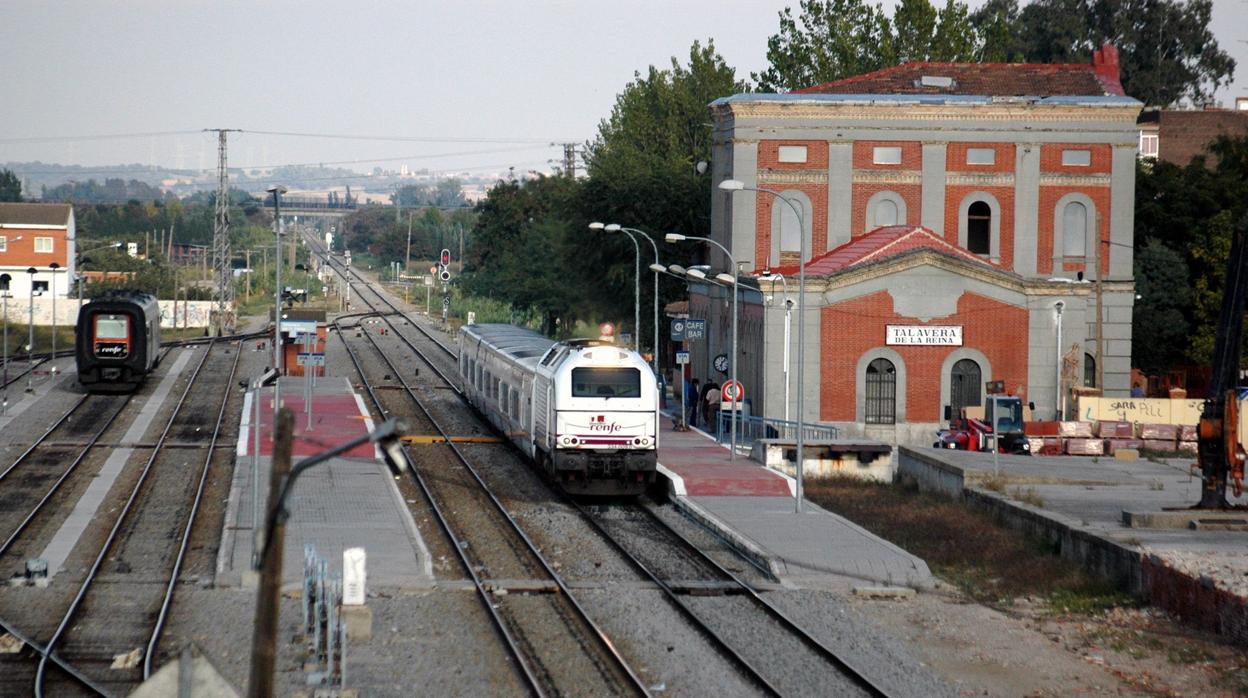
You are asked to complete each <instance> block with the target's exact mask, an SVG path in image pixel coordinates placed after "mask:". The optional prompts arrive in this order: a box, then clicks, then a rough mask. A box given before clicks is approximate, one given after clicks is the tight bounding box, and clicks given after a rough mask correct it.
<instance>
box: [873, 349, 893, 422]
mask: <svg viewBox="0 0 1248 698" xmlns="http://www.w3.org/2000/svg"><path fill="white" fill-rule="evenodd" d="M866 389H867V395H866V398H867V399H866V422H867V424H895V423H896V421H897V369H896V368H895V367H894V366H893V362H892V361H889V360H888V359H876V360H874V361H872V362H871V363H870V364H868V365H867V384H866Z"/></svg>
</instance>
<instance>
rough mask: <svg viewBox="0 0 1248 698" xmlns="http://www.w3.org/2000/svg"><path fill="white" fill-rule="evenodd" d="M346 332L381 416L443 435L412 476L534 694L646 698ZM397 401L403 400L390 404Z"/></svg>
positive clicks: (431, 426)
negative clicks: (383, 386)
mask: <svg viewBox="0 0 1248 698" xmlns="http://www.w3.org/2000/svg"><path fill="white" fill-rule="evenodd" d="M345 329H346V328H342V327H339V333H338V334H339V337H340V338H342V340H343V343H344V345H345V346H346V348H347V350H348V353H349V356H350V357H351V360H352V362H353V364H354V365H355V367H356V370H357V371H358V373H359V375H360V378H361V380H362V381H363V384H364V387H365V389H366V391H367V392H368V394H369V398H370V400H372V402H373V404H374V406H375V407H376V409H377V410H378V411H379V412H381V413H382V414H385V415H388V416H401V417H403V418H404V419H406V420H407V421H408V422H409V427H410V428H411V430H412V431H413V432H414V433H422V432H423V433H426V434H437V435H439V436H441V437H442V438H444V439H445V440H446V441H445V443H444V444H443V445H440V446H437V447H434V448H430V449H428V450H426V451H422V454H421V458H420V466H419V468H416V467H413V468H412V469H410V470H409V473H410V475H411V477H412V478H414V480H415V482H416V484H417V486H418V487H419V488H420V490H421V491H422V492H423V493H424V496H425V497H426V499H427V501H428V503H429V505H430V508H431V510H432V511H433V513H434V516H435V518H436V519H437V520H438V524H439V526H440V527H441V528H442V530H443V532H444V533H445V535H446V536H447V537H448V538H449V539H450V540H451V543H452V547H453V548H454V550H455V551H456V554H457V555H458V556H459V559H460V562H461V565H462V567H463V569H464V571H465V573H466V574H467V575H468V576H469V577H470V578H471V580H472V583H473V586H474V587H475V589H476V591H477V594H478V597H479V598H480V600H481V602H482V606H483V608H484V609H485V611H486V612H487V614H488V615H489V617H490V621H491V622H492V624H493V626H494V628H495V630H496V632H497V634H498V636H499V638H500V639H501V640H502V641H503V643H504V644H505V646H506V648H507V651H508V653H509V655H510V657H511V658H512V659H513V660H514V661H515V663H516V665H517V668H518V672H519V674H520V675H521V677H522V679H523V682H524V684H525V685H526V686H527V687H528V689H529V690H530V691H531V692H532V693H534V694H536V695H542V696H546V695H562V694H565V693H568V692H575V693H582V694H586V695H636V694H641V695H646V694H647V693H648V691H647V688H646V686H645V685H644V684H643V682H642V681H641V679H640V678H639V677H638V676H637V674H636V673H635V672H634V670H633V669H632V667H630V666H629V664H628V663H627V662H626V661H625V659H624V658H623V656H622V655H621V654H620V653H619V651H618V650H617V649H616V648H615V646H614V643H613V642H612V641H611V639H610V638H609V637H607V635H606V634H605V633H604V632H603V631H602V630H601V629H600V628H599V627H598V626H597V624H596V623H594V621H593V620H592V619H591V618H590V617H589V615H588V614H587V613H586V611H585V609H584V608H583V606H582V605H581V604H580V603H579V602H578V601H577V599H576V597H575V596H574V595H573V594H572V592H571V590H570V589H569V588H568V586H567V585H566V584H565V583H564V581H563V579H562V578H561V577H560V576H559V574H558V573H557V572H556V571H555V569H554V566H553V565H552V564H551V563H550V562H549V561H548V560H547V559H546V558H545V556H543V555H542V553H541V552H540V550H539V549H538V548H537V546H536V545H534V543H533V542H532V540H531V539H530V538H529V537H528V535H527V534H525V532H524V531H523V529H522V528H521V527H520V525H519V524H518V523H517V522H516V520H515V519H514V518H513V517H512V516H511V515H510V514H509V513H508V512H507V510H506V508H505V507H503V505H502V504H501V503H500V502H499V501H498V499H497V498H496V497H495V496H494V494H493V493H492V492H491V491H490V490H489V488H488V487H487V486H486V484H485V482H484V480H483V479H482V478H481V476H480V475H479V474H478V473H477V471H476V469H475V468H474V467H473V465H472V463H471V462H470V461H469V460H468V458H467V457H465V455H464V454H463V452H462V451H461V450H460V449H459V448H458V447H457V446H456V445H455V444H454V443H453V442H452V441H451V438H450V435H449V434H448V433H447V432H446V431H445V429H444V428H443V427H442V426H441V425H440V424H439V423H438V421H437V420H436V419H435V418H434V416H433V415H432V414H431V413H430V411H429V410H428V409H426V408H425V406H424V401H423V400H422V399H421V398H420V397H418V396H417V395H416V393H415V391H414V390H413V389H412V387H411V386H410V385H409V384H408V383H407V382H406V381H405V380H404V379H403V377H402V374H401V373H400V372H399V369H398V368H397V367H396V366H395V365H394V364H393V363H392V362H391V361H390V358H389V357H388V356H386V353H385V351H384V350H383V349H382V348H381V347H380V346H379V345H378V344H377V342H376V340H375V339H373V337H372V336H371V334H370V333H367V332H363V333H361V335H362V336H363V337H365V338H367V343H368V344H369V345H370V347H371V349H372V350H373V353H374V354H375V355H376V357H377V359H379V360H380V361H381V363H383V364H384V365H385V366H387V367H388V368H389V371H390V374H389V375H392V376H397V377H398V381H399V384H400V386H399V387H400V390H398V391H378V390H376V389H375V388H374V384H375V383H376V382H379V381H377V379H376V377H375V376H373V377H372V378H371V379H370V375H369V374H370V371H369V370H368V369H366V368H365V365H364V364H365V362H364V361H362V360H361V357H360V355H359V352H358V351H357V350H356V348H355V347H353V346H352V342H351V341H349V340H348V338H347V336H346V335H347V334H348V333H347V332H345V331H344V330H345ZM383 392H384V393H385V397H383V396H382V395H381V394H380V393H383ZM397 393H402V396H400V397H397V398H396V397H391V396H392V395H396V394H397ZM402 397H406V400H403V399H402ZM508 580H510V581H508ZM518 587H523V588H522V589H521V588H518ZM512 591H523V592H528V593H518V594H515V593H510V592H512ZM572 686H575V687H577V688H576V690H575V691H570V689H569V687H572Z"/></svg>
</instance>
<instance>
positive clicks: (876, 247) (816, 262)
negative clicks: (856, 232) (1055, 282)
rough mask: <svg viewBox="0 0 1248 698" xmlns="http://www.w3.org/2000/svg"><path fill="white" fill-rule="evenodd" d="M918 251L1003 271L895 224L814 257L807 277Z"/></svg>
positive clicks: (788, 270)
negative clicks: (935, 253)
mask: <svg viewBox="0 0 1248 698" xmlns="http://www.w3.org/2000/svg"><path fill="white" fill-rule="evenodd" d="M918 249H930V250H934V251H936V252H939V253H941V254H945V255H948V256H950V257H954V258H957V259H962V260H966V261H969V262H973V263H975V264H980V265H983V266H987V267H991V268H993V269H997V270H1000V269H999V267H996V266H994V265H992V264H989V263H988V262H986V261H984V259H983V258H982V257H980V256H979V255H976V254H973V253H971V252H968V251H966V250H965V249H963V248H961V247H958V246H957V245H953V244H950V243H949V242H948V241H947V240H945V239H944V238H943V237H941V236H940V235H937V234H936V233H935V232H933V231H932V230H929V229H928V228H924V227H923V226H917V225H892V226H888V227H884V228H876V229H875V230H872V231H871V232H869V233H867V234H866V235H860V236H858V237H856V238H854V239H852V240H850V241H849V242H847V243H845V244H843V245H841V246H840V247H836V248H834V249H831V250H828V251H827V252H825V253H823V254H821V255H819V256H818V257H814V258H813V259H811V260H810V261H809V262H807V263H806V275H807V276H827V275H829V274H834V273H836V272H838V271H842V270H844V269H848V268H849V267H853V266H860V265H863V264H870V263H873V262H878V261H881V260H884V259H887V258H889V257H895V256H897V255H899V254H902V253H903V252H910V251H911V250H918ZM773 271H775V272H777V273H780V274H784V275H785V276H794V275H796V274H797V272H798V268H797V265H791V266H786V267H782V268H778V269H774V270H773Z"/></svg>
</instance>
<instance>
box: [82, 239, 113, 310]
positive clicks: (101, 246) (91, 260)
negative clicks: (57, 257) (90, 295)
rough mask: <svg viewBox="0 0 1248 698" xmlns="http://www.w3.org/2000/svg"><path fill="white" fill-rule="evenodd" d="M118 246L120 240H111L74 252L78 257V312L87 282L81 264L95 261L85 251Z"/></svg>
mask: <svg viewBox="0 0 1248 698" xmlns="http://www.w3.org/2000/svg"><path fill="white" fill-rule="evenodd" d="M118 247H121V243H120V242H113V243H109V244H107V245H100V246H99V247H92V248H91V249H89V250H80V251H78V252H77V253H76V256H77V257H78V264H77V267H78V311H79V312H82V290H83V286H85V285H86V283H87V279H86V277H85V276H84V275H83V273H82V272H83V271H84V270H83V266H84V265H86V264H87V263H88V262H90V263H91V264H95V261H94V260H93V259H91V258H90V257H87V256H85V255H86V254H87V253H89V252H95V251H96V250H107V249H109V248H112V249H117V248H118Z"/></svg>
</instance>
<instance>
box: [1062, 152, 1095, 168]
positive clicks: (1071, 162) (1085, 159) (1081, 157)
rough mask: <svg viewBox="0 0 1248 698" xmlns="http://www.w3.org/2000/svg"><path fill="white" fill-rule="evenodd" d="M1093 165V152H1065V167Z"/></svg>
mask: <svg viewBox="0 0 1248 698" xmlns="http://www.w3.org/2000/svg"><path fill="white" fill-rule="evenodd" d="M1091 164H1092V151H1091V150H1063V151H1062V165H1063V166H1064V167H1087V166H1088V165H1091Z"/></svg>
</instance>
